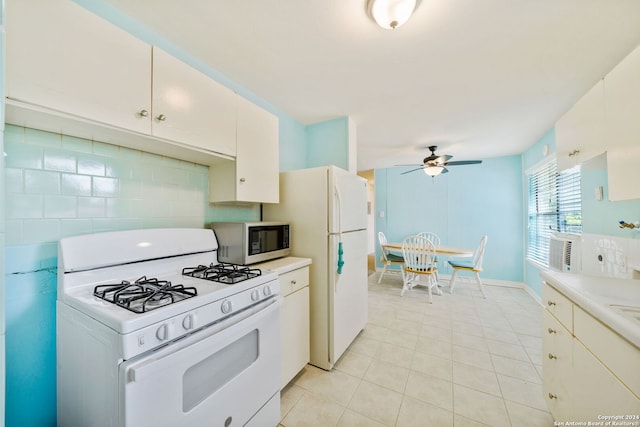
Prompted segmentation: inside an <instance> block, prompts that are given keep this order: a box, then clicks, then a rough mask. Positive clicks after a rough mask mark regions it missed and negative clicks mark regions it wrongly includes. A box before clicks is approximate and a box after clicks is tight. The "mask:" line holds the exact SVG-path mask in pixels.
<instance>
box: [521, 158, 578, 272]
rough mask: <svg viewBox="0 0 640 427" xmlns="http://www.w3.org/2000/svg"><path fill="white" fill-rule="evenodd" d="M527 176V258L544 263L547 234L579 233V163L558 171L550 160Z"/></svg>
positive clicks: (547, 240) (547, 249)
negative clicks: (560, 171) (558, 232)
mask: <svg viewBox="0 0 640 427" xmlns="http://www.w3.org/2000/svg"><path fill="white" fill-rule="evenodd" d="M527 178H528V179H527V181H528V184H529V203H528V214H529V227H528V238H527V258H528V259H529V260H532V261H536V262H538V263H540V264H543V265H545V266H546V265H548V257H549V237H551V235H552V234H553V233H555V232H557V231H561V232H566V233H581V232H582V199H581V194H580V166H576V167H574V168H572V169H569V170H567V171H564V172H562V173H558V172H557V167H556V161H555V159H554V160H552V161H549V162H547V163H545V164H544V165H542V166H541V167H539V168H536V169H535V170H534V171H532V172H530V173H529V174H528V177H527Z"/></svg>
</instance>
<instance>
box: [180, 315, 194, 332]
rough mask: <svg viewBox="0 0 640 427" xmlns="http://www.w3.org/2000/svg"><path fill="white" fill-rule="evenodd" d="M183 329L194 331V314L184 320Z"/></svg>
mask: <svg viewBox="0 0 640 427" xmlns="http://www.w3.org/2000/svg"><path fill="white" fill-rule="evenodd" d="M182 327H183V328H184V329H186V330H187V331H188V330H189V329H193V314H187V315H186V316H185V317H184V319H182Z"/></svg>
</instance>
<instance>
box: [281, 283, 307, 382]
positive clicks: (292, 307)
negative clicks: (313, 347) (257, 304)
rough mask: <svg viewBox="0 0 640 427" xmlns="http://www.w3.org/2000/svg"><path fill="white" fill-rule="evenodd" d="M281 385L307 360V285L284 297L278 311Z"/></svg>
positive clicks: (293, 375) (298, 370)
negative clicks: (280, 308)
mask: <svg viewBox="0 0 640 427" xmlns="http://www.w3.org/2000/svg"><path fill="white" fill-rule="evenodd" d="M280 313H281V314H280V331H281V333H280V337H281V338H280V339H281V348H282V356H281V385H282V387H284V386H285V385H287V384H288V383H289V381H291V379H292V378H293V377H295V376H296V374H297V373H298V372H300V370H301V369H302V368H304V366H305V365H306V364H307V363H308V362H309V287H308V286H307V287H304V288H302V289H300V290H298V291H296V292H294V293H292V294H290V295H288V296H287V297H285V298H284V304H283V305H282V310H281V312H280Z"/></svg>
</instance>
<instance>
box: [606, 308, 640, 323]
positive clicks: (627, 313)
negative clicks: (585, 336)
mask: <svg viewBox="0 0 640 427" xmlns="http://www.w3.org/2000/svg"><path fill="white" fill-rule="evenodd" d="M609 307H611V308H612V309H613V310H615V311H616V312H618V313H619V314H622V315H623V316H624V317H628V318H631V319H633V320H635V321H636V322H640V306H637V305H621V304H609Z"/></svg>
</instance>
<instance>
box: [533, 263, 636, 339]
mask: <svg viewBox="0 0 640 427" xmlns="http://www.w3.org/2000/svg"><path fill="white" fill-rule="evenodd" d="M540 275H541V276H542V278H543V279H544V280H545V281H546V282H547V283H548V284H549V285H550V286H552V287H553V288H555V289H556V290H558V291H559V292H560V293H562V294H564V295H565V296H567V297H568V298H569V299H570V300H572V301H573V302H574V303H575V304H576V305H578V306H579V307H580V308H582V309H583V310H584V311H586V312H587V313H589V314H590V315H591V316H593V317H594V318H596V319H597V320H599V321H600V322H602V323H603V324H604V325H606V326H607V327H609V328H610V329H611V330H613V331H614V332H616V333H617V334H618V335H620V336H621V337H623V338H625V339H626V340H627V341H629V342H630V343H631V344H633V345H635V346H636V347H637V348H640V320H637V319H635V318H633V317H632V316H628V315H623V314H622V313H620V312H619V311H617V310H616V309H614V308H611V305H621V306H635V307H640V280H631V279H613V278H608V277H597V276H586V275H582V274H571V273H557V272H551V271H543V272H541V273H540Z"/></svg>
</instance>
